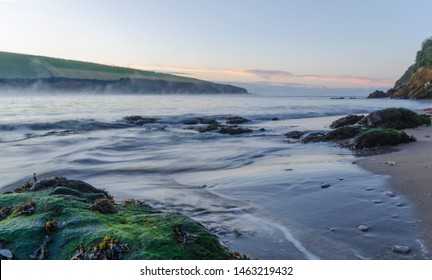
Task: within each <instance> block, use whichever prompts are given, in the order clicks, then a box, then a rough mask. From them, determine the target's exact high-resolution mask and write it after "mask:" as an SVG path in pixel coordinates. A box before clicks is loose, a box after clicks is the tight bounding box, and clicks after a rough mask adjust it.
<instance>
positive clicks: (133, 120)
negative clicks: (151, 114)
mask: <svg viewBox="0 0 432 280" xmlns="http://www.w3.org/2000/svg"><path fill="white" fill-rule="evenodd" d="M123 119H124V120H125V121H126V122H127V123H130V124H133V125H139V126H141V125H145V124H149V123H155V122H156V119H153V118H144V117H141V116H126V117H124V118H123Z"/></svg>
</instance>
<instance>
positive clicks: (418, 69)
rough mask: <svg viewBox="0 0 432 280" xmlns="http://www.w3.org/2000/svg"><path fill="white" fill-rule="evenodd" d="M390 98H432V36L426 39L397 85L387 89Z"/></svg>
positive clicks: (387, 95)
mask: <svg viewBox="0 0 432 280" xmlns="http://www.w3.org/2000/svg"><path fill="white" fill-rule="evenodd" d="M386 97H390V98H413V99H431V98H432V37H431V38H428V39H426V40H425V41H424V42H423V44H422V49H421V50H420V51H418V52H417V56H416V61H415V63H414V64H413V65H411V66H410V67H409V68H408V70H407V71H406V72H405V73H404V74H403V75H402V77H401V78H400V79H399V80H398V81H397V82H396V83H395V86H394V87H393V88H391V89H389V90H388V91H387V94H386Z"/></svg>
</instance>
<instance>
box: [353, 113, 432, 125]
mask: <svg viewBox="0 0 432 280" xmlns="http://www.w3.org/2000/svg"><path fill="white" fill-rule="evenodd" d="M359 124H361V125H365V126H368V127H385V128H393V129H405V128H416V127H418V126H420V125H430V124H431V120H430V118H429V117H427V116H424V115H419V114H417V113H415V112H413V111H411V110H408V109H405V108H388V109H384V110H378V111H374V112H372V113H370V114H369V115H367V116H366V117H364V118H363V119H362V120H361V121H360V122H359Z"/></svg>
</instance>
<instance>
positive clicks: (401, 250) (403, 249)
mask: <svg viewBox="0 0 432 280" xmlns="http://www.w3.org/2000/svg"><path fill="white" fill-rule="evenodd" d="M390 249H391V250H392V251H393V252H394V253H396V254H401V255H406V254H408V253H409V252H410V251H411V248H410V247H408V246H405V245H392V246H391V247H390Z"/></svg>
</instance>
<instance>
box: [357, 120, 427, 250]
mask: <svg viewBox="0 0 432 280" xmlns="http://www.w3.org/2000/svg"><path fill="white" fill-rule="evenodd" d="M405 131H406V133H407V134H408V135H413V136H414V137H416V139H417V142H414V143H410V144H402V145H400V147H401V148H402V149H401V150H400V151H399V152H395V153H390V154H383V155H376V156H370V157H365V158H362V159H361V160H359V161H358V164H359V165H361V166H362V167H363V168H365V169H366V170H369V171H371V172H373V173H376V174H383V175H389V176H391V179H390V183H391V185H392V187H394V189H395V190H396V191H399V192H400V193H401V194H403V195H404V196H406V197H408V198H409V199H411V200H412V201H413V202H414V204H415V210H416V213H417V216H418V218H419V219H420V220H421V224H422V226H423V228H422V230H423V236H422V237H423V241H424V242H425V243H426V244H425V245H426V246H427V249H428V252H429V253H430V252H431V250H432V215H431V213H432V183H431V182H432V162H431V161H430V159H431V158H432V149H431V146H432V126H429V127H424V126H423V127H419V128H415V129H406V130H405ZM389 163H390V164H389Z"/></svg>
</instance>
